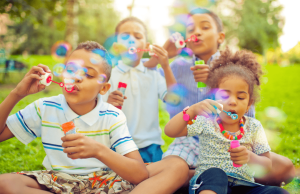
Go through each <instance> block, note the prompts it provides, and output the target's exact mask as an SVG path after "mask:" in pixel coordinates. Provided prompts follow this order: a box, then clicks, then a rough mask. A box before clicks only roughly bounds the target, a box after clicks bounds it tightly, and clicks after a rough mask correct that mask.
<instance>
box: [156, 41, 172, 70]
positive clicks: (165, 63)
mask: <svg viewBox="0 0 300 194" xmlns="http://www.w3.org/2000/svg"><path fill="white" fill-rule="evenodd" d="M153 52H154V53H155V54H156V55H157V61H158V63H159V64H160V65H161V67H162V68H163V69H165V68H166V67H169V58H168V52H167V51H166V50H165V49H164V48H162V47H160V46H158V45H153Z"/></svg>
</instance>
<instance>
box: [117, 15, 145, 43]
mask: <svg viewBox="0 0 300 194" xmlns="http://www.w3.org/2000/svg"><path fill="white" fill-rule="evenodd" d="M126 22H137V23H139V24H141V25H142V26H143V27H144V29H145V36H146V40H147V34H148V31H147V27H146V25H145V23H144V22H142V20H140V19H139V18H137V17H133V16H130V17H127V18H125V19H123V20H121V21H120V22H119V23H118V24H117V26H116V29H115V33H116V34H118V33H119V30H120V26H121V25H122V24H124V23H126Z"/></svg>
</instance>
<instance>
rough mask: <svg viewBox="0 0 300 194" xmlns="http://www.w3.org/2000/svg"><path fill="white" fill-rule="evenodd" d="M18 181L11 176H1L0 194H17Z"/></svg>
mask: <svg viewBox="0 0 300 194" xmlns="http://www.w3.org/2000/svg"><path fill="white" fill-rule="evenodd" d="M17 189H18V187H17V186H16V179H15V178H14V177H13V176H11V174H2V175H0V194H4V193H5V194H11V193H17V192H18V191H17Z"/></svg>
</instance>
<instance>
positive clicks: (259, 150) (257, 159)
mask: <svg viewBox="0 0 300 194" xmlns="http://www.w3.org/2000/svg"><path fill="white" fill-rule="evenodd" d="M255 122H256V123H255V125H256V127H255V129H253V134H254V135H253V137H252V142H253V143H252V149H253V150H252V151H250V150H248V149H247V148H246V147H245V146H240V147H237V148H234V149H230V150H229V151H230V156H231V160H232V161H233V163H235V164H246V163H248V164H257V165H260V166H262V167H264V168H265V169H266V170H267V172H268V171H270V170H271V168H272V161H271V159H270V152H269V151H270V150H271V148H270V146H269V144H268V140H267V137H266V134H265V131H264V129H263V127H262V125H261V123H260V122H259V121H257V120H256V121H255Z"/></svg>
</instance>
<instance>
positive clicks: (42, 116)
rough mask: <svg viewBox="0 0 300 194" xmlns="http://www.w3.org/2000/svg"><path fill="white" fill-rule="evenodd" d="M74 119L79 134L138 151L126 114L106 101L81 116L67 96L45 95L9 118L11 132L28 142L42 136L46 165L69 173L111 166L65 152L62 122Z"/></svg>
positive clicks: (121, 150)
mask: <svg viewBox="0 0 300 194" xmlns="http://www.w3.org/2000/svg"><path fill="white" fill-rule="evenodd" d="M69 121H73V122H74V124H75V127H76V133H81V134H84V135H85V136H88V137H90V138H92V139H94V140H96V141H98V142H100V143H102V144H103V145H105V146H107V147H109V148H111V149H112V150H114V151H116V152H117V153H119V154H121V155H125V154H127V153H129V152H132V151H134V150H138V148H137V146H136V144H135V143H134V142H133V140H132V137H131V135H130V134H129V131H128V128H127V122H126V117H125V115H124V114H123V113H122V111H120V110H119V109H117V108H115V107H114V106H112V105H110V104H108V103H106V102H103V101H102V97H101V95H100V94H98V103H97V106H96V107H95V108H94V109H93V110H92V111H91V112H89V113H87V114H85V115H81V116H80V115H77V114H76V113H75V112H73V111H72V110H71V108H70V107H69V106H68V104H67V102H66V99H65V97H64V95H62V94H60V95H58V96H53V97H49V98H41V99H39V100H37V101H35V102H33V103H31V104H30V105H28V106H27V107H26V108H25V109H23V110H20V111H19V112H17V113H16V114H14V115H11V116H9V117H8V119H7V122H6V124H7V126H8V128H9V129H10V131H11V132H12V133H13V134H14V135H15V136H16V137H17V138H18V139H19V140H20V141H21V142H22V143H24V144H28V143H30V142H31V141H32V140H33V139H35V138H36V137H41V139H42V143H43V146H44V149H45V152H46V154H47V155H46V157H45V159H44V162H43V165H44V166H45V167H46V169H49V170H50V169H53V170H58V171H62V172H65V173H69V174H88V173H91V172H94V171H98V170H100V169H102V168H107V166H106V165H105V164H103V163H102V162H101V161H99V160H97V159H95V158H88V159H76V160H72V159H70V158H68V157H67V154H66V153H64V152H63V147H62V146H61V145H62V141H61V138H62V137H63V136H64V132H63V131H62V128H61V125H62V124H63V123H66V122H69Z"/></svg>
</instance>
